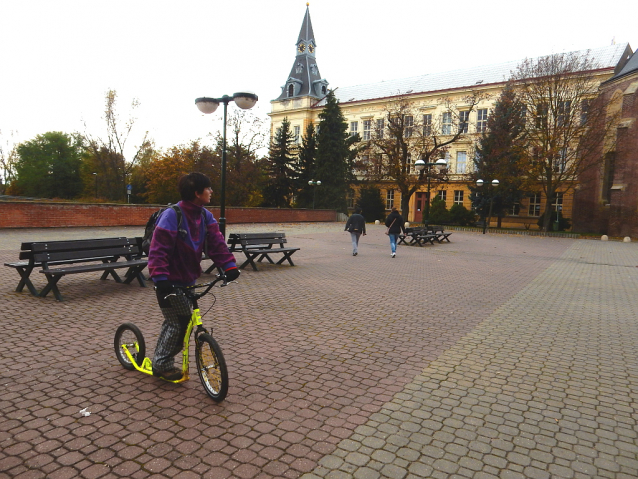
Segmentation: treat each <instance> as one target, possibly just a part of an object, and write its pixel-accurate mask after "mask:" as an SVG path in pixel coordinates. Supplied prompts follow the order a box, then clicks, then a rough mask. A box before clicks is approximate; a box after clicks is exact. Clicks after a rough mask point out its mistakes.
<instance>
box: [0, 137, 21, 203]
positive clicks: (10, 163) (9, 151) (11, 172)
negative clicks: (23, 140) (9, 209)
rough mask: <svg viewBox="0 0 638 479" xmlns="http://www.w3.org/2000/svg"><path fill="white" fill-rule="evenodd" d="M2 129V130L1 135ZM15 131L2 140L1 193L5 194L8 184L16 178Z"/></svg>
mask: <svg viewBox="0 0 638 479" xmlns="http://www.w3.org/2000/svg"><path fill="white" fill-rule="evenodd" d="M1 135H2V131H0V137H1ZM14 137H15V132H14V131H11V133H10V138H7V139H6V140H4V141H2V142H0V170H2V177H1V178H0V194H4V192H5V190H6V188H7V186H8V185H9V183H11V182H12V181H13V180H14V179H15V166H16V162H17V160H18V154H17V152H16V140H15V138H14Z"/></svg>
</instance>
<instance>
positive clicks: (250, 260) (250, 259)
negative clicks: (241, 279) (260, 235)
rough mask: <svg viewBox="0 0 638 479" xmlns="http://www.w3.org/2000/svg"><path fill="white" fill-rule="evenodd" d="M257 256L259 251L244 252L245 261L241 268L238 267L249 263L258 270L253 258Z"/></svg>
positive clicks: (243, 266)
mask: <svg viewBox="0 0 638 479" xmlns="http://www.w3.org/2000/svg"><path fill="white" fill-rule="evenodd" d="M257 256H259V253H248V252H246V258H247V259H246V261H245V262H244V264H242V265H241V268H239V269H244V268H245V267H246V265H247V264H249V263H250V265H251V266H252V267H253V270H254V271H259V269H257V264H256V263H255V258H256V257H257Z"/></svg>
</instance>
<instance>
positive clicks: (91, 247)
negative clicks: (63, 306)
mask: <svg viewBox="0 0 638 479" xmlns="http://www.w3.org/2000/svg"><path fill="white" fill-rule="evenodd" d="M21 250H22V251H21V252H20V256H19V258H20V259H21V260H27V261H21V262H16V263H5V266H9V267H12V268H15V269H16V270H17V271H18V273H19V274H20V282H19V283H18V286H17V288H16V291H18V292H20V291H22V290H23V289H24V287H25V286H26V287H27V288H28V289H29V292H30V293H31V294H32V295H34V296H39V297H45V296H47V295H48V294H49V293H50V292H51V291H53V294H54V295H55V297H56V299H57V300H58V301H62V295H61V294H60V291H59V289H58V287H57V283H58V281H59V280H60V278H62V276H65V275H67V274H76V273H88V272H92V271H102V272H103V273H102V277H101V278H100V279H102V280H105V279H107V278H108V276H112V277H113V279H115V281H116V282H118V283H125V284H129V283H130V282H131V281H133V280H134V279H137V281H138V282H139V283H140V286H146V283H145V278H144V275H143V274H142V270H143V269H144V268H145V267H146V265H147V262H148V260H147V259H142V258H141V249H140V247H139V241H138V239H137V238H124V237H121V238H100V239H86V240H71V241H47V242H44V241H43V242H32V243H22V245H21ZM76 263H83V264H82V265H77V266H74V264H76ZM87 263H91V264H87ZM35 268H42V269H40V270H39V272H40V273H42V274H44V275H45V276H46V278H47V285H46V286H45V287H44V288H43V289H42V291H40V292H38V291H37V289H36V288H35V287H34V285H33V283H32V282H31V279H30V275H31V273H32V272H33V270H34V269H35ZM121 268H126V269H127V271H126V274H125V277H124V278H125V279H124V280H122V278H120V276H119V275H118V274H117V272H116V271H115V270H116V269H121Z"/></svg>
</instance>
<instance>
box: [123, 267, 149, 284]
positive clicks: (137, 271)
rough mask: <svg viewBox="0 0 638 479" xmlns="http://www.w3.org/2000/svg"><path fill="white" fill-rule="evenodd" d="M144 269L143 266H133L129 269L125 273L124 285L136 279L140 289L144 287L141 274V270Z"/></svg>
mask: <svg viewBox="0 0 638 479" xmlns="http://www.w3.org/2000/svg"><path fill="white" fill-rule="evenodd" d="M144 268H145V266H137V267H135V266H133V267H131V268H129V270H128V271H127V272H126V275H125V276H124V277H125V278H126V279H125V280H124V284H131V282H132V281H133V280H134V279H137V282H138V283H140V286H142V287H144V288H145V287H146V278H145V277H144V275H143V274H142V270H143V269H144Z"/></svg>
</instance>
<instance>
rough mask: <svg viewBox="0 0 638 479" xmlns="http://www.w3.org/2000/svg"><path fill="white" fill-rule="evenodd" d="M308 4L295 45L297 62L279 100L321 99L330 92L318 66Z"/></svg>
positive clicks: (282, 88)
mask: <svg viewBox="0 0 638 479" xmlns="http://www.w3.org/2000/svg"><path fill="white" fill-rule="evenodd" d="M308 5H309V4H306V15H305V16H304V19H303V23H302V25H301V31H300V32H299V38H297V43H296V45H295V48H296V53H295V55H296V56H295V62H294V64H293V66H292V69H291V70H290V75H288V79H287V80H286V84H285V85H284V86H283V87H281V95H279V97H278V98H277V100H283V99H286V98H299V97H303V96H311V97H314V98H316V99H318V100H319V99H321V98H323V97H324V96H326V94H327V93H328V82H327V81H326V80H325V79H322V78H321V75H320V74H319V67H318V66H317V59H316V56H315V55H316V53H317V42H316V41H315V35H314V32H313V31H312V22H311V21H310V7H309V6H308Z"/></svg>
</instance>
